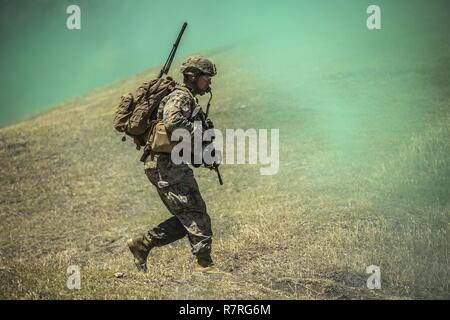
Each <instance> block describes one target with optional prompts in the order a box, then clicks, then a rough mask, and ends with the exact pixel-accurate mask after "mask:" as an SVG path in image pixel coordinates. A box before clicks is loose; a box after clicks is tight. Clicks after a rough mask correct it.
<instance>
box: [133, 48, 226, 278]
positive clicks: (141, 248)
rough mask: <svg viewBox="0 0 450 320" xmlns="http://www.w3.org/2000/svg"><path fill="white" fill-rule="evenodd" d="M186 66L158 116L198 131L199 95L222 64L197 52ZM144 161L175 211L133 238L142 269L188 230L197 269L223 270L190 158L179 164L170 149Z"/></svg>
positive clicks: (169, 128)
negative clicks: (215, 256)
mask: <svg viewBox="0 0 450 320" xmlns="http://www.w3.org/2000/svg"><path fill="white" fill-rule="evenodd" d="M180 71H181V72H182V73H183V76H184V81H183V82H184V84H183V85H182V87H180V88H178V89H175V90H174V91H173V92H172V93H170V94H169V95H167V96H166V97H164V98H163V100H162V101H161V103H160V105H159V109H158V119H159V120H162V122H163V124H164V127H165V129H166V131H167V132H168V133H169V134H170V133H172V132H173V131H174V130H175V129H178V128H183V129H186V130H188V131H189V132H190V133H191V134H193V133H194V130H196V128H194V120H193V119H192V112H193V110H194V108H195V107H196V106H197V105H198V100H197V98H196V97H195V96H196V95H204V94H205V93H206V92H208V91H209V90H210V85H211V78H212V77H213V76H215V75H216V67H215V65H214V64H213V63H212V62H211V61H210V60H208V59H206V58H204V57H202V56H192V57H189V58H188V59H187V60H186V61H185V62H184V63H183V64H182V66H181V69H180ZM201 112H203V111H201ZM144 166H145V173H146V175H147V177H148V179H149V180H150V182H151V183H152V184H153V185H154V186H155V187H156V190H157V191H158V194H159V196H160V198H161V200H162V201H163V203H164V205H165V206H166V207H167V209H168V210H169V211H170V213H171V214H172V215H173V216H172V217H171V218H169V219H167V220H166V221H164V222H162V223H160V224H159V225H158V226H156V227H154V228H153V229H151V230H149V231H148V232H147V233H146V234H144V235H141V236H138V237H135V238H132V239H129V240H128V242H127V244H128V247H129V249H130V251H131V253H132V254H133V256H134V261H135V264H136V266H137V268H138V270H140V271H143V272H146V271H147V257H148V254H149V252H150V250H152V249H153V248H155V247H159V246H164V245H166V244H169V243H172V242H174V241H176V240H179V239H181V238H184V236H186V235H187V236H188V239H189V242H190V245H191V248H192V253H193V254H194V255H195V257H196V258H197V264H196V266H195V269H194V270H195V271H196V272H204V273H222V272H221V271H219V270H218V269H217V268H216V267H215V266H214V263H213V260H212V258H211V242H212V235H213V233H212V230H211V219H210V217H209V215H208V213H207V209H206V205H205V202H204V201H203V198H202V196H201V194H200V191H199V188H198V185H197V182H196V180H195V178H194V174H193V172H192V169H191V168H190V167H189V166H188V164H185V163H182V164H174V163H173V162H172V161H171V155H170V153H154V152H151V153H150V155H149V156H148V157H147V159H146V160H145V165H144Z"/></svg>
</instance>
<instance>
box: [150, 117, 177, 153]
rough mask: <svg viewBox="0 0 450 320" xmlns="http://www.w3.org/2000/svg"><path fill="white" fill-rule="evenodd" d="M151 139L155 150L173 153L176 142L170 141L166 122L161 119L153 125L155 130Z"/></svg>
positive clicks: (152, 147) (151, 146)
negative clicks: (165, 125)
mask: <svg viewBox="0 0 450 320" xmlns="http://www.w3.org/2000/svg"><path fill="white" fill-rule="evenodd" d="M149 140H150V141H149V142H150V148H151V150H152V151H153V152H163V153H171V152H172V149H173V147H174V143H173V142H171V141H170V137H169V135H168V134H167V131H166V128H165V127H164V123H162V122H161V121H159V122H158V123H156V125H155V126H154V127H153V132H152V135H151V138H150V139H149Z"/></svg>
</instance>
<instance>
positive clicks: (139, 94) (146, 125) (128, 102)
mask: <svg viewBox="0 0 450 320" xmlns="http://www.w3.org/2000/svg"><path fill="white" fill-rule="evenodd" d="M158 80H159V79H158V78H156V79H153V80H150V81H148V82H144V83H143V84H142V85H141V86H139V88H138V89H137V91H136V95H135V97H134V96H133V95H132V94H131V93H126V94H124V95H123V96H122V97H121V101H120V103H119V105H118V106H117V108H116V111H115V114H114V120H113V126H114V128H115V129H116V130H117V131H119V132H121V133H124V134H125V135H128V136H130V137H132V138H133V140H134V143H135V144H136V148H137V149H140V147H143V146H145V145H146V143H147V140H148V138H149V135H150V133H151V131H152V128H153V126H154V125H155V124H156V122H157V119H156V116H157V112H158V106H159V104H160V102H161V100H162V99H163V98H164V97H165V96H167V95H168V94H169V93H171V92H172V91H173V90H174V89H175V88H176V87H177V86H178V85H177V83H176V82H175V81H174V80H173V79H172V78H171V77H166V78H164V79H162V80H161V83H160V84H159V86H158V88H157V89H156V91H155V92H153V91H154V88H153V86H155V84H157V82H158ZM125 135H124V136H123V137H122V141H125V140H126V138H125Z"/></svg>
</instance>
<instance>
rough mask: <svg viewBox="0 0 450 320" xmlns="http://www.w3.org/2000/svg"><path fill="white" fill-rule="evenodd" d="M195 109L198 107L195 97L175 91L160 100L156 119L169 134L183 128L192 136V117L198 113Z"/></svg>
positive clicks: (181, 91)
mask: <svg viewBox="0 0 450 320" xmlns="http://www.w3.org/2000/svg"><path fill="white" fill-rule="evenodd" d="M197 108H200V106H199V104H198V100H197V98H196V97H194V96H192V95H190V94H189V93H187V92H186V91H184V90H181V89H176V90H174V91H173V92H172V93H170V94H169V95H167V96H166V97H164V98H163V99H162V101H161V103H160V105H159V108H158V119H160V120H162V121H163V123H164V126H165V128H166V130H167V131H168V132H169V133H172V132H173V131H174V130H175V129H178V128H183V129H186V130H188V131H189V132H190V133H191V134H192V133H193V132H194V129H195V128H194V119H193V117H192V115H193V113H196V112H198V111H199V110H196V109H197ZM201 112H202V111H201Z"/></svg>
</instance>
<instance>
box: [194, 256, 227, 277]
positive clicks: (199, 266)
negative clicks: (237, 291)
mask: <svg viewBox="0 0 450 320" xmlns="http://www.w3.org/2000/svg"><path fill="white" fill-rule="evenodd" d="M194 272H195V273H202V274H221V275H229V273H228V272H224V271H221V270H220V269H219V268H217V267H216V266H215V265H214V262H213V261H212V258H211V255H210V254H209V253H208V254H203V255H198V256H197V263H196V265H195V267H194Z"/></svg>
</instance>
